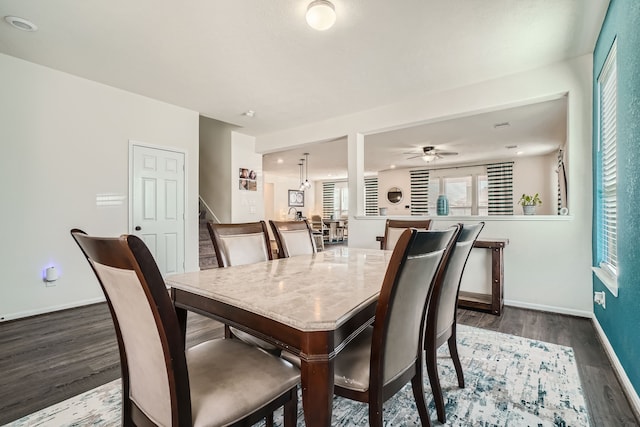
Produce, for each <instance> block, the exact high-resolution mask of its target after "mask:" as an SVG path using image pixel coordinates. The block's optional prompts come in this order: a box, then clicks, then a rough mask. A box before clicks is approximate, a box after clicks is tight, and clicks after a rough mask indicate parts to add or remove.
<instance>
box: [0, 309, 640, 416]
mask: <svg viewBox="0 0 640 427" xmlns="http://www.w3.org/2000/svg"><path fill="white" fill-rule="evenodd" d="M458 319H459V323H461V324H465V325H469V326H475V327H480V328H485V329H490V330H494V331H498V332H503V333H508V334H514V335H518V336H523V337H526V338H532V339H537V340H541V341H547V342H552V343H556V344H561V345H566V346H571V347H573V349H574V351H575V354H576V360H577V364H578V370H579V372H580V378H581V381H582V386H583V390H584V393H585V397H586V399H587V405H588V409H589V414H590V417H591V425H592V426H593V427H600V426H637V425H638V423H637V422H636V420H635V419H634V417H633V413H632V411H631V408H630V406H629V404H628V402H627V400H626V398H625V396H624V394H623V392H622V389H621V387H620V384H619V383H618V380H617V378H616V376H615V375H614V372H613V370H612V368H611V365H610V364H609V361H608V359H607V357H606V355H605V353H604V350H603V348H602V346H601V344H600V342H599V341H598V338H597V336H596V333H595V330H594V328H593V326H592V323H591V321H590V320H588V319H584V318H577V317H570V316H564V315H559V314H552V313H543V312H538V311H531V310H524V309H518V308H513V307H505V310H504V313H503V315H502V316H500V317H497V316H493V315H491V314H485V313H478V312H474V311H468V310H459V312H458ZM222 335H223V330H222V325H221V324H220V323H218V322H215V321H213V320H210V319H208V318H205V317H202V316H198V315H195V314H191V313H190V314H189V320H188V326H187V346H192V345H195V344H197V343H199V342H202V341H204V340H207V339H212V338H217V337H221V336H222ZM0 372H1V373H2V385H1V386H0V425H3V424H6V423H8V422H10V421H13V420H16V419H18V418H21V417H22V416H24V415H27V414H30V413H32V412H35V411H37V410H39V409H42V408H45V407H47V406H50V405H52V404H54V403H57V402H60V401H62V400H64V399H67V398H69V397H71V396H75V395H77V394H79V393H82V392H84V391H87V390H90V389H92V388H94V387H97V386H98V385H101V384H104V383H107V382H109V381H111V380H113V379H116V378H118V377H119V376H120V371H119V362H118V349H117V343H116V339H115V333H114V330H113V324H112V322H111V317H110V316H109V312H108V309H107V307H106V304H96V305H90V306H85V307H80V308H75V309H71V310H65V311H59V312H54V313H49V314H45V315H41V316H36V317H32V318H26V319H21V320H17V321H12V322H6V323H1V324H0Z"/></svg>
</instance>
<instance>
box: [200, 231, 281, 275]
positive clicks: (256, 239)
mask: <svg viewBox="0 0 640 427" xmlns="http://www.w3.org/2000/svg"><path fill="white" fill-rule="evenodd" d="M207 229H208V230H209V235H210V236H211V240H212V242H213V249H214V250H215V252H216V258H217V259H218V267H229V266H232V265H244V264H253V263H255V262H260V261H268V260H271V259H273V255H272V254H271V242H270V241H269V231H268V230H267V223H266V222H264V221H257V222H245V223H238V224H219V223H216V222H213V221H208V222H207Z"/></svg>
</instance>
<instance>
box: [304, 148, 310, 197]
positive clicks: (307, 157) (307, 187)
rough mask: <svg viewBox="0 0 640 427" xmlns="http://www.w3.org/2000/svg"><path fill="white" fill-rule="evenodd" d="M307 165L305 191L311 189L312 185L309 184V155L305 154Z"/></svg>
mask: <svg viewBox="0 0 640 427" xmlns="http://www.w3.org/2000/svg"><path fill="white" fill-rule="evenodd" d="M304 158H305V163H306V171H307V172H306V178H305V180H304V184H303V185H304V189H305V190H308V189H310V188H311V183H310V182H309V153H304Z"/></svg>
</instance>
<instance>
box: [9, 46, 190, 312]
mask: <svg viewBox="0 0 640 427" xmlns="http://www.w3.org/2000/svg"><path fill="white" fill-rule="evenodd" d="M0 81H1V82H2V95H1V96H0V130H1V136H0V138H2V151H3V152H2V155H1V156H0V179H1V180H2V193H1V194H2V214H1V215H2V221H1V222H0V224H2V225H1V227H2V238H3V244H2V245H0V262H1V263H2V264H1V266H2V272H3V277H2V280H1V281H0V291H1V292H0V294H1V297H0V318H1V319H2V320H8V319H13V318H17V317H23V316H27V315H32V314H37V313H41V312H47V311H53V310H56V309H61V308H67V307H72V306H77V305H82V304H86V303H88V302H94V301H101V300H104V297H103V295H102V292H101V290H100V288H99V286H98V283H97V281H96V279H95V276H94V275H93V272H92V271H91V269H90V268H89V265H88V263H87V261H86V260H85V259H84V258H83V256H82V254H81V252H80V250H79V249H78V247H77V246H76V244H75V242H74V241H73V239H72V238H71V236H70V235H69V230H70V229H71V228H73V227H79V228H82V229H84V230H85V231H87V232H88V233H90V234H97V235H110V236H117V235H120V234H123V233H127V232H128V231H129V224H128V201H127V200H128V198H127V197H126V196H127V195H128V174H129V166H128V165H129V163H128V161H129V159H128V156H129V140H130V139H131V140H136V141H140V142H144V143H148V144H153V145H158V146H163V147H170V148H176V149H180V150H184V151H186V153H187V156H186V161H187V164H186V185H187V206H186V209H185V210H186V212H187V217H186V218H185V231H186V233H185V236H186V245H185V250H186V253H185V259H186V268H187V269H197V268H198V218H197V212H198V114H197V113H196V112H194V111H189V110H186V109H183V108H179V107H175V106H172V105H169V104H165V103H162V102H158V101H155V100H152V99H149V98H145V97H142V96H139V95H135V94H132V93H129V92H125V91H122V90H119V89H115V88H112V87H108V86H105V85H102V84H99V83H95V82H92V81H88V80H84V79H81V78H78V77H75V76H72V75H69V74H65V73H62V72H59V71H55V70H52V69H50V68H46V67H42V66H39V65H36V64H33V63H29V62H26V61H23V60H20V59H17V58H13V57H11V56H6V55H2V54H0ZM98 193H116V194H119V195H123V196H125V198H124V200H123V204H122V205H121V206H115V207H102V208H100V207H97V206H96V194H98ZM51 264H55V265H56V266H58V270H59V272H60V279H59V280H58V281H57V282H55V286H51V287H46V286H45V284H44V282H43V280H42V271H43V269H44V268H45V267H47V266H49V265H51Z"/></svg>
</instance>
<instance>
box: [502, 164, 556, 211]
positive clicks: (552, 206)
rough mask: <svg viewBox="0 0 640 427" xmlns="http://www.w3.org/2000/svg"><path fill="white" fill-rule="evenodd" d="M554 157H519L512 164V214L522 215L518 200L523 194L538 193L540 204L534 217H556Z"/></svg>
mask: <svg viewBox="0 0 640 427" xmlns="http://www.w3.org/2000/svg"><path fill="white" fill-rule="evenodd" d="M556 165H557V161H556V155H555V154H549V155H546V156H535V157H519V158H517V159H515V161H514V163H513V203H514V206H513V213H514V214H515V215H522V206H520V205H519V204H518V200H520V197H521V196H522V195H523V194H529V195H534V194H536V193H538V194H539V195H540V200H542V204H541V205H538V206H537V207H536V215H556V205H557V197H558V187H557V183H558V180H557V174H556V173H555V172H554V171H555V166H556Z"/></svg>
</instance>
